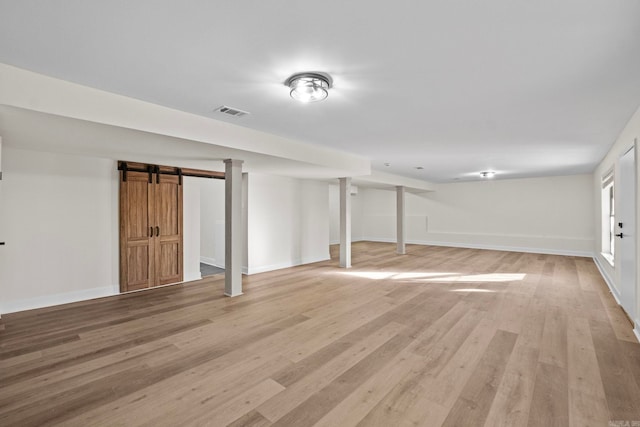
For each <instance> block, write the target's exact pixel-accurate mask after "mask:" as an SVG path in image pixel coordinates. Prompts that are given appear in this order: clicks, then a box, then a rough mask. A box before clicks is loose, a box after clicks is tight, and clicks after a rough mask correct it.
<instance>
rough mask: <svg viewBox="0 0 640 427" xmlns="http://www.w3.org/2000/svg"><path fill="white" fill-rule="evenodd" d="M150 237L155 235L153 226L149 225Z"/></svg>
mask: <svg viewBox="0 0 640 427" xmlns="http://www.w3.org/2000/svg"><path fill="white" fill-rule="evenodd" d="M149 237H153V227H149Z"/></svg>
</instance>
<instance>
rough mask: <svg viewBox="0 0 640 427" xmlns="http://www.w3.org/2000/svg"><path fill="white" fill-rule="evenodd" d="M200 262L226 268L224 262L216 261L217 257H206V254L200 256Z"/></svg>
mask: <svg viewBox="0 0 640 427" xmlns="http://www.w3.org/2000/svg"><path fill="white" fill-rule="evenodd" d="M200 262H201V263H202V264H207V265H211V266H213V267H218V268H224V263H222V264H220V263H219V262H217V261H216V259H215V258H209V257H206V256H201V257H200Z"/></svg>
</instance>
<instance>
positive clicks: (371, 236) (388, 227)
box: [354, 175, 594, 256]
mask: <svg viewBox="0 0 640 427" xmlns="http://www.w3.org/2000/svg"><path fill="white" fill-rule="evenodd" d="M591 185H592V177H591V175H578V176H567V177H548V178H529V179H517V180H492V181H480V182H463V183H454V184H441V185H438V186H437V187H436V191H435V192H429V193H419V194H412V193H407V195H406V215H407V242H409V243H423V244H437V245H445V246H462V247H478V248H488V249H492V248H493V249H507V250H519V251H529V252H542V253H560V254H577V255H586V256H591V254H592V250H593V249H592V248H593V242H594V226H593V224H594V219H593V203H594V201H593V194H592V190H591ZM359 196H362V197H363V206H362V212H363V216H362V223H363V229H364V230H363V234H364V239H365V240H377V241H395V238H396V228H395V227H396V211H395V210H396V206H395V204H396V199H395V197H396V195H395V191H393V190H377V189H370V188H361V189H360V191H359ZM354 221H355V219H354Z"/></svg>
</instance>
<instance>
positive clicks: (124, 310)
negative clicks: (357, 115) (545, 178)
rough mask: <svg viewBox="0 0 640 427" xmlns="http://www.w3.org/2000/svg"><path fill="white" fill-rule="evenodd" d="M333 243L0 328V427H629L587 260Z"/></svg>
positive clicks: (626, 369)
mask: <svg viewBox="0 0 640 427" xmlns="http://www.w3.org/2000/svg"><path fill="white" fill-rule="evenodd" d="M336 249H337V248H335V247H334V248H332V255H333V259H332V260H331V261H327V262H321V263H316V264H311V265H306V266H301V267H296V268H290V269H286V270H279V271H274V272H269V273H263V274H258V275H254V276H250V277H246V278H245V279H244V288H245V294H244V295H243V296H241V297H237V298H233V299H231V298H226V297H223V295H222V294H223V288H224V283H223V278H222V276H215V277H213V278H210V279H205V280H203V281H200V282H197V283H191V284H187V285H177V286H171V287H165V288H159V289H154V290H150V291H145V292H140V293H135V294H129V295H122V296H116V297H110V298H103V299H99V300H93V301H87V302H81V303H75V304H68V305H64V306H58V307H51V308H46V309H41V310H33V311H28V312H22V313H15V314H8V315H4V316H2V319H0V425H2V426H45V425H65V426H178V425H180V426H227V425H228V426H234V427H240V426H254V427H256V426H262V427H268V426H292V427H304V426H324V427H335V426H340V427H342V426H359V427H363V426H384V427H394V426H427V427H437V426H485V427H495V426H509V427H514V426H523V427H524V426H529V427H536V426H541V427H550V426H575V427H578V426H580V427H584V426H608V425H609V422H610V421H618V422H628V423H629V424H628V425H632V421H636V422H640V344H638V342H637V341H636V340H635V337H634V335H633V333H632V331H631V325H630V324H629V322H628V321H627V319H626V318H625V317H624V314H623V313H622V311H621V310H620V308H619V307H618V306H617V305H616V303H615V301H614V300H613V298H612V296H611V295H610V293H609V292H608V289H607V287H606V285H605V284H604V282H603V281H602V278H601V277H600V275H599V273H598V271H597V269H596V267H595V265H594V264H593V261H592V260H591V259H587V258H579V257H562V256H551V255H538V254H525V253H513V252H500V251H483V250H476V249H459V248H441V247H432V246H417V245H409V246H408V247H407V252H408V253H407V255H404V256H401V255H396V254H395V245H392V244H386V243H370V242H359V243H356V244H354V245H353V265H354V268H352V269H349V270H345V269H340V268H338V266H337V254H336ZM43 286H46V285H44V284H43ZM619 425H627V424H619Z"/></svg>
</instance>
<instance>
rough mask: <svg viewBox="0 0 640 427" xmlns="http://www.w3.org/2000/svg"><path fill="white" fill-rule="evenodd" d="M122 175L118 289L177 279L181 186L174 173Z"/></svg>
mask: <svg viewBox="0 0 640 427" xmlns="http://www.w3.org/2000/svg"><path fill="white" fill-rule="evenodd" d="M151 171H152V169H151V168H150V169H149V172H138V171H126V170H125V171H123V172H121V174H120V291H121V292H128V291H135V290H138V289H145V288H150V287H153V286H159V285H166V284H169V283H176V282H181V281H182V278H183V269H182V251H183V249H182V185H181V179H180V178H179V177H178V176H170V175H162V174H159V173H155V172H151Z"/></svg>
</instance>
